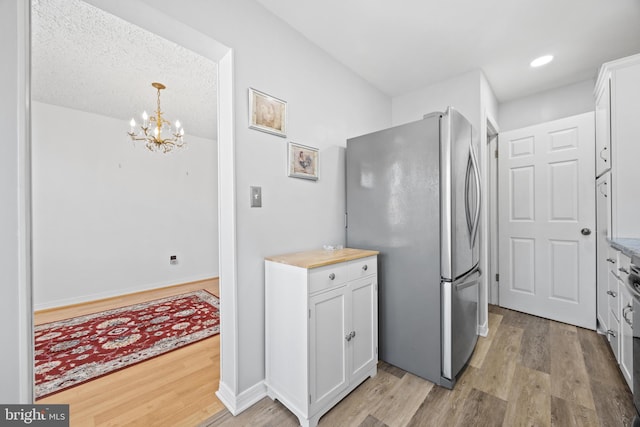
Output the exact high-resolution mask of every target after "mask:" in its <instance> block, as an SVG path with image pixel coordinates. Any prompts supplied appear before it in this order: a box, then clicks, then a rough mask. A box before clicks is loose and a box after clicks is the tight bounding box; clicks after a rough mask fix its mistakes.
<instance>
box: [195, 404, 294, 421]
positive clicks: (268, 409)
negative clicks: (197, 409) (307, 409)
mask: <svg viewBox="0 0 640 427" xmlns="http://www.w3.org/2000/svg"><path fill="white" fill-rule="evenodd" d="M299 425H300V424H299V423H298V418H296V416H295V415H293V413H291V412H290V411H289V410H287V409H286V408H285V407H284V405H282V403H280V402H278V401H277V400H271V399H269V398H268V397H265V398H263V399H261V400H260V401H258V402H257V403H256V404H254V405H253V406H252V407H251V409H250V410H247V411H244V412H242V413H241V414H239V415H237V416H235V417H234V416H233V415H231V413H229V412H225V413H224V414H223V415H222V416H219V415H216V416H215V418H214V419H213V420H209V421H207V422H204V423H202V424H200V427H212V426H223V427H246V426H263V427H266V426H270V427H297V426H299Z"/></svg>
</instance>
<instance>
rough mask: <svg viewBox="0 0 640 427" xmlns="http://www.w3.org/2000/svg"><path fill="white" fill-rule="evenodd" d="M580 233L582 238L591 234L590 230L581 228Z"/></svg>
mask: <svg viewBox="0 0 640 427" xmlns="http://www.w3.org/2000/svg"><path fill="white" fill-rule="evenodd" d="M580 232H581V233H582V235H583V236H588V235H589V234H591V229H589V228H583V229H582V230H580Z"/></svg>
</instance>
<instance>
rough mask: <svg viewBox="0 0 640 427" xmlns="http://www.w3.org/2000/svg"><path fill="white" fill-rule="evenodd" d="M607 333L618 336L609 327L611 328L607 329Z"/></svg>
mask: <svg viewBox="0 0 640 427" xmlns="http://www.w3.org/2000/svg"><path fill="white" fill-rule="evenodd" d="M607 335H611V336H612V337H614V338H615V337H616V333H615V332H613V331H612V330H611V329H609V330H608V331H607Z"/></svg>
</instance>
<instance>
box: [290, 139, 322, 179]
mask: <svg viewBox="0 0 640 427" xmlns="http://www.w3.org/2000/svg"><path fill="white" fill-rule="evenodd" d="M287 153H288V154H287V169H288V176H289V177H291V178H302V179H309V180H312V181H317V180H318V170H319V160H320V159H319V155H318V149H317V148H314V147H309V146H307V145H302V144H298V143H295V142H289V144H288V150H287Z"/></svg>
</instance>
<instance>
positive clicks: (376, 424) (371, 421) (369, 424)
mask: <svg viewBox="0 0 640 427" xmlns="http://www.w3.org/2000/svg"><path fill="white" fill-rule="evenodd" d="M359 427H389V426H387V425H386V424H385V423H383V422H382V421H380V420H379V419H377V418H376V417H374V416H371V415H369V416H368V417H367V418H366V419H365V420H364V421H363V422H362V424H360V426H359Z"/></svg>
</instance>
